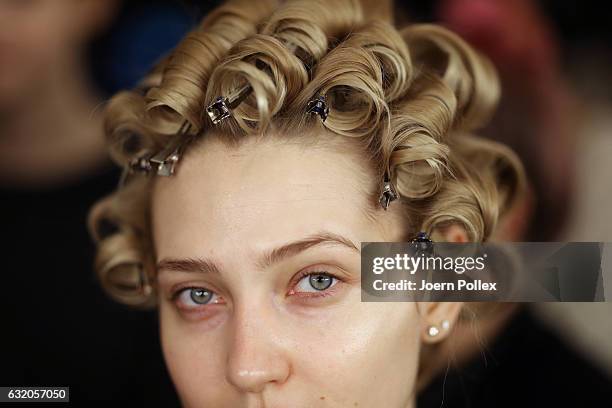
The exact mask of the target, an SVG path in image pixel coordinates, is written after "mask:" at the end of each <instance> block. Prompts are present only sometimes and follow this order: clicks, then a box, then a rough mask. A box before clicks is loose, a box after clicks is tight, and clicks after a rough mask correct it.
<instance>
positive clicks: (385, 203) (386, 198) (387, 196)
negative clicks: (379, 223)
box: [378, 173, 398, 211]
mask: <svg viewBox="0 0 612 408" xmlns="http://www.w3.org/2000/svg"><path fill="white" fill-rule="evenodd" d="M383 182H384V184H383V191H382V193H381V194H380V198H379V200H378V201H379V202H380V205H381V206H382V208H383V209H384V210H385V211H386V210H387V208H388V207H389V204H390V203H391V201H395V200H397V199H398V195H397V192H396V191H395V189H394V188H393V185H392V184H391V179H390V177H389V175H388V173H385V178H384V180H383Z"/></svg>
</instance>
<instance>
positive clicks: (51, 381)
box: [0, 0, 177, 406]
mask: <svg viewBox="0 0 612 408" xmlns="http://www.w3.org/2000/svg"><path fill="white" fill-rule="evenodd" d="M132 4H133V3H132ZM121 10H122V9H121V4H120V3H119V2H118V1H110V0H60V1H57V0H0V209H1V211H0V217H1V218H0V219H1V221H0V225H1V226H2V232H3V235H4V238H5V239H4V240H3V241H4V243H3V250H2V254H3V261H4V265H3V266H4V268H3V270H4V274H3V279H2V284H1V285H0V290H1V294H0V299H1V300H0V302H1V303H0V308H1V310H2V311H1V313H2V315H1V316H2V324H3V325H2V337H1V338H2V340H1V343H0V344H1V348H0V361H1V369H0V385H1V386H68V387H70V401H71V402H73V403H75V404H78V405H79V406H97V405H108V404H112V405H113V406H122V405H123V404H125V405H126V406H127V405H133V404H136V403H138V404H149V403H151V404H152V403H156V404H162V405H163V406H173V405H176V404H177V402H176V396H175V393H174V391H173V389H172V386H171V384H170V380H169V378H168V376H167V373H166V370H165V368H164V366H163V362H162V358H161V351H160V346H159V342H158V340H157V337H158V336H157V324H156V317H155V316H154V315H152V314H145V313H143V312H139V311H132V312H129V311H126V310H123V308H120V307H117V305H115V304H114V303H112V302H111V301H110V300H108V299H107V298H106V296H104V294H103V293H102V292H101V291H100V290H99V288H98V285H97V284H96V281H95V276H94V274H93V272H92V267H91V266H92V262H93V260H92V259H93V256H92V245H91V243H90V240H89V238H88V236H87V231H86V228H85V227H84V220H85V214H86V212H87V208H88V207H89V206H90V204H91V203H92V202H93V201H94V199H95V198H97V197H99V196H100V195H101V194H104V193H106V192H108V191H110V190H112V189H113V188H114V187H115V186H116V183H117V180H118V174H117V172H116V170H115V169H114V168H112V167H111V166H110V162H109V161H108V158H107V156H106V153H105V150H104V143H103V135H102V123H101V120H100V116H99V111H100V109H99V108H98V107H99V105H101V104H102V103H103V97H102V95H103V91H100V90H99V89H98V87H97V86H96V84H95V83H94V81H93V80H92V79H91V76H90V68H89V66H88V51H89V49H88V47H89V46H90V44H91V42H92V41H93V40H94V39H96V38H97V37H99V36H100V35H102V34H106V31H107V30H108V29H109V26H110V24H111V23H113V20H114V19H115V18H116V17H117V14H118V13H119V12H120V11H121ZM140 24H141V28H142V22H141V23H140ZM162 27H163V26H162ZM159 28H160V26H159V24H158V25H157V26H156V29H159ZM158 45H159V42H158ZM159 51H160V50H159V49H157V48H155V49H148V52H150V53H156V54H159ZM123 62H124V63H125V60H124V61H123ZM94 64H95V65H96V66H98V67H99V66H103V65H104V61H101V60H96V61H94Z"/></svg>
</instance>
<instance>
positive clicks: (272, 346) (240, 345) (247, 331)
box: [226, 298, 291, 393]
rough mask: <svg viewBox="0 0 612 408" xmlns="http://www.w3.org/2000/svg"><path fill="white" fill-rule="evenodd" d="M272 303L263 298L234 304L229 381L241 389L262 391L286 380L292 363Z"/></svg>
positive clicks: (228, 371) (228, 365) (230, 340)
mask: <svg viewBox="0 0 612 408" xmlns="http://www.w3.org/2000/svg"><path fill="white" fill-rule="evenodd" d="M280 329H281V325H279V324H278V320H277V319H276V315H275V313H274V308H273V306H272V304H271V303H270V304H267V303H266V302H265V301H264V300H262V299H261V298H260V299H259V300H254V299H251V301H250V302H248V303H245V302H240V301H237V302H236V303H235V307H234V311H233V316H232V324H231V325H230V327H229V330H230V336H229V342H228V355H227V364H226V367H227V373H226V376H227V380H228V382H229V383H230V384H232V385H233V386H234V387H236V388H238V389H239V390H240V391H242V392H254V393H257V392H261V391H263V389H264V388H265V386H266V385H267V384H271V383H276V384H282V383H284V382H285V381H286V380H287V378H288V376H289V373H290V372H291V365H290V361H289V359H288V356H287V355H286V354H285V353H284V351H283V349H282V345H281V344H280V343H279V341H278V340H277V339H279V338H282V334H281V333H279V332H278V331H279V330H280Z"/></svg>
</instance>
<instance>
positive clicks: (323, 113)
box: [306, 95, 329, 122]
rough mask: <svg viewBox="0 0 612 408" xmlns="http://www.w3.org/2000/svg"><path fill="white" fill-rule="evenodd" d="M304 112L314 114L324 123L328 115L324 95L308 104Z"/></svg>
mask: <svg viewBox="0 0 612 408" xmlns="http://www.w3.org/2000/svg"><path fill="white" fill-rule="evenodd" d="M306 112H307V113H310V114H316V115H319V116H320V117H321V121H322V122H325V119H327V116H328V115H329V106H327V99H326V98H325V95H319V96H317V97H316V98H314V99H311V100H310V102H308V105H307V107H306Z"/></svg>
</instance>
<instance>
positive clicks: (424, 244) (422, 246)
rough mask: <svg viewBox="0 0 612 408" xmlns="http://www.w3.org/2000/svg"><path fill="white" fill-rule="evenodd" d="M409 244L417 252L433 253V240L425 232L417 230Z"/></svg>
mask: <svg viewBox="0 0 612 408" xmlns="http://www.w3.org/2000/svg"><path fill="white" fill-rule="evenodd" d="M410 244H411V246H412V247H413V248H414V250H415V251H416V252H417V253H419V254H423V255H431V254H433V249H434V248H433V241H432V240H431V239H430V238H429V236H428V235H427V233H426V232H419V233H418V234H417V236H416V237H414V238H412V239H411V240H410Z"/></svg>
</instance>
